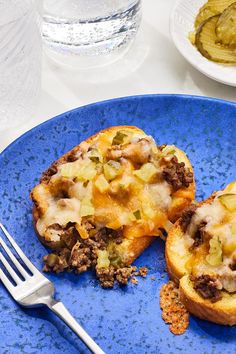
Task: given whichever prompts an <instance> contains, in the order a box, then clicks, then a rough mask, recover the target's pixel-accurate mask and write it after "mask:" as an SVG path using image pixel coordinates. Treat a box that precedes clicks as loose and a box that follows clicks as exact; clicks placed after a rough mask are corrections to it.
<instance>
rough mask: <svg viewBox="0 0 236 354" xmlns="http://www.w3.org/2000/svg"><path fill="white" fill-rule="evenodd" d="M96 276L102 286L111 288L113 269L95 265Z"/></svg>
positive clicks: (113, 279) (113, 275) (113, 280)
mask: <svg viewBox="0 0 236 354" xmlns="http://www.w3.org/2000/svg"><path fill="white" fill-rule="evenodd" d="M96 275H97V278H98V280H99V282H100V284H101V286H102V287H103V288H112V287H113V285H114V282H115V269H114V268H113V267H109V268H98V267H96Z"/></svg>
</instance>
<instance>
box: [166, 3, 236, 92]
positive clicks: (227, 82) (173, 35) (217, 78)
mask: <svg viewBox="0 0 236 354" xmlns="http://www.w3.org/2000/svg"><path fill="white" fill-rule="evenodd" d="M183 1H184V0H176V1H175V3H174V6H173V7H172V10H171V13H170V17H169V31H170V35H171V38H172V41H173V43H174V45H175V47H176V49H177V50H178V52H179V53H180V54H181V55H182V56H183V57H184V59H185V60H186V61H187V62H188V63H189V64H191V65H192V66H193V67H194V68H195V69H196V70H198V71H200V72H201V73H202V74H204V75H205V76H207V77H208V78H210V79H212V80H214V81H217V82H220V83H221V84H224V85H228V86H232V87H236V80H235V81H231V80H230V79H229V80H224V79H223V78H222V77H221V76H222V75H220V76H214V75H211V74H210V73H209V72H208V70H207V69H205V66H204V65H203V66H199V65H198V64H197V63H196V62H195V61H194V60H193V57H192V56H191V55H188V51H185V50H184V49H183V48H182V46H181V45H180V44H179V40H178V38H179V37H178V36H177V34H176V31H175V14H176V11H177V9H178V7H179V6H180V4H182V3H183ZM205 1H207V0H205ZM194 58H195V56H194ZM204 59H205V60H206V63H209V62H210V63H214V62H211V61H210V60H208V59H206V58H204ZM214 64H217V63H214ZM235 70H236V67H235Z"/></svg>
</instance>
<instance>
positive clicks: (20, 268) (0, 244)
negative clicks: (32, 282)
mask: <svg viewBox="0 0 236 354" xmlns="http://www.w3.org/2000/svg"><path fill="white" fill-rule="evenodd" d="M0 246H2V248H3V249H4V250H5V252H6V253H7V254H8V256H9V258H10V260H11V261H12V263H13V264H14V265H15V266H16V268H17V269H18V270H19V272H20V273H21V275H22V276H23V277H24V278H25V279H27V278H29V274H28V273H27V272H26V270H25V269H24V268H23V267H22V265H21V264H20V263H19V261H18V260H17V258H16V257H15V256H14V254H13V253H12V252H11V250H10V248H9V247H8V246H7V245H6V243H5V242H4V241H3V239H2V238H1V237H0Z"/></svg>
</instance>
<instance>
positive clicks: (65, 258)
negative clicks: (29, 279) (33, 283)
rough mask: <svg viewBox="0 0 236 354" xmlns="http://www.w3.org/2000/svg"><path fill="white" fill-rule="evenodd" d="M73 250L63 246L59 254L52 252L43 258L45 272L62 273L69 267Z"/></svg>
mask: <svg viewBox="0 0 236 354" xmlns="http://www.w3.org/2000/svg"><path fill="white" fill-rule="evenodd" d="M70 255H71V251H70V250H69V249H67V248H63V249H62V250H60V251H59V252H58V254H54V253H51V254H49V255H47V256H45V257H44V258H43V260H44V263H45V265H44V268H43V271H44V272H55V273H61V272H63V271H64V270H66V269H68V268H69V259H70Z"/></svg>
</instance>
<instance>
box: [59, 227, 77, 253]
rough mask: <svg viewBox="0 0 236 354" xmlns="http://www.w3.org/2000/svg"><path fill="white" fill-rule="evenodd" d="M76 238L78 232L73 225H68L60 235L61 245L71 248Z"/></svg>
mask: <svg viewBox="0 0 236 354" xmlns="http://www.w3.org/2000/svg"><path fill="white" fill-rule="evenodd" d="M77 240H78V232H77V230H76V229H75V227H74V226H70V227H68V228H66V229H65V230H64V232H63V233H62V235H61V241H62V242H63V245H64V246H65V247H66V248H68V249H70V250H71V249H72V248H73V247H74V245H75V244H76V242H77Z"/></svg>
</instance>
